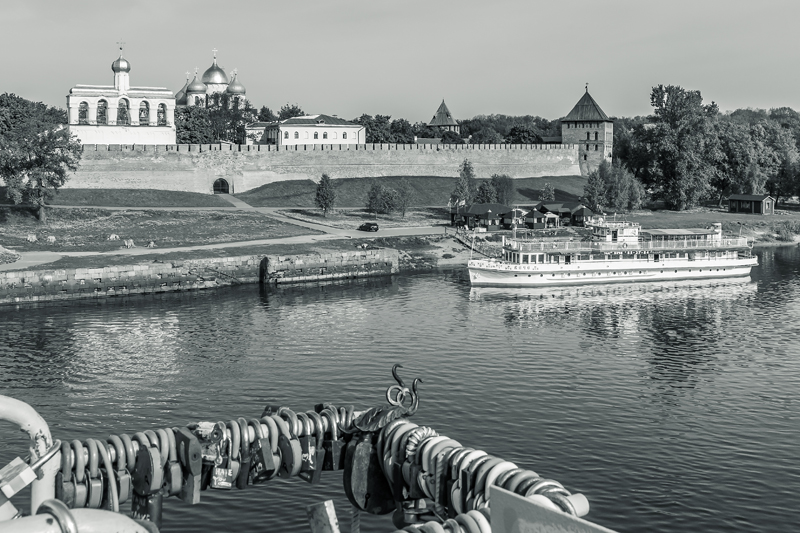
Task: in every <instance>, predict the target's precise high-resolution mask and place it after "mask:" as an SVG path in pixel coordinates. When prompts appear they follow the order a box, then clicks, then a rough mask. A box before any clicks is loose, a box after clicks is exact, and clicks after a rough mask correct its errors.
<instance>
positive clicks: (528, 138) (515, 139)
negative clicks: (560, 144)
mask: <svg viewBox="0 0 800 533" xmlns="http://www.w3.org/2000/svg"><path fill="white" fill-rule="evenodd" d="M506 142H507V143H508V144H541V143H542V136H541V135H540V134H539V131H538V130H537V129H536V128H534V127H533V126H530V125H523V124H520V125H517V126H514V127H513V128H511V130H509V132H508V135H506Z"/></svg>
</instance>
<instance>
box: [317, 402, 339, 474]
mask: <svg viewBox="0 0 800 533" xmlns="http://www.w3.org/2000/svg"><path fill="white" fill-rule="evenodd" d="M320 416H322V418H324V419H325V420H327V421H328V432H329V434H330V438H329V439H324V440H323V441H322V448H323V449H324V450H325V458H324V460H323V461H322V469H323V470H341V469H342V468H344V458H345V454H344V453H342V448H344V442H342V441H341V440H339V432H338V430H337V428H336V420H337V416H336V415H335V414H334V413H333V411H330V410H328V409H323V410H322V412H321V413H320Z"/></svg>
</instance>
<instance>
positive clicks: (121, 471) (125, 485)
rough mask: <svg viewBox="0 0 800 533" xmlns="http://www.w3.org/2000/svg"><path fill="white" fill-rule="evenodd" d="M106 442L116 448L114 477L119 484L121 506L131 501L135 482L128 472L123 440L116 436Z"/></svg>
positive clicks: (118, 491) (110, 436) (110, 437)
mask: <svg viewBox="0 0 800 533" xmlns="http://www.w3.org/2000/svg"><path fill="white" fill-rule="evenodd" d="M106 441H107V442H108V443H109V444H111V445H112V446H113V447H114V454H115V455H116V462H115V463H116V464H115V467H116V470H115V471H114V477H115V480H116V483H117V497H118V498H119V503H120V505H122V504H123V503H125V502H127V501H128V500H129V499H130V497H131V492H132V491H133V481H132V479H131V473H130V472H129V471H128V463H127V453H126V452H125V444H124V443H123V442H122V439H121V438H120V437H118V436H116V435H109V436H108V439H106Z"/></svg>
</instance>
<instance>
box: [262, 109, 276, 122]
mask: <svg viewBox="0 0 800 533" xmlns="http://www.w3.org/2000/svg"><path fill="white" fill-rule="evenodd" d="M276 120H278V117H277V116H276V115H275V113H273V112H272V110H271V109H270V108H268V107H267V106H262V107H261V109H259V110H258V121H259V122H275V121H276Z"/></svg>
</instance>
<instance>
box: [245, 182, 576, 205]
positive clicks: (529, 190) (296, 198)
mask: <svg viewBox="0 0 800 533" xmlns="http://www.w3.org/2000/svg"><path fill="white" fill-rule="evenodd" d="M403 179H406V180H408V182H409V184H410V185H411V187H412V189H414V202H413V205H415V206H434V205H446V204H447V200H448V199H449V198H450V193H452V192H453V188H454V187H455V183H456V178H443V177H438V176H385V177H381V178H344V179H334V180H333V184H334V187H335V188H336V207H363V206H364V205H365V204H366V199H367V191H369V188H370V187H371V186H372V184H373V183H381V184H383V185H386V186H388V187H397V185H398V183H399V182H400V181H401V180H403ZM545 183H550V184H551V185H553V187H554V188H555V190H556V201H558V202H567V201H577V199H578V198H579V197H580V196H581V195H582V194H583V186H584V184H585V183H586V178H582V177H581V176H546V177H541V178H520V179H515V180H514V185H515V186H516V195H515V198H514V203H519V204H530V203H536V202H538V201H539V190H540V189H541V188H542V186H543V185H544V184H545ZM316 187H317V186H316V184H315V183H314V182H312V181H311V180H296V181H279V182H276V183H270V184H268V185H263V186H261V187H258V188H257V189H253V190H251V191H247V192H244V193H241V194H237V195H235V196H236V197H237V198H239V199H241V200H242V201H244V202H247V203H248V204H250V205H252V206H254V207H314V194H315V191H316Z"/></svg>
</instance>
